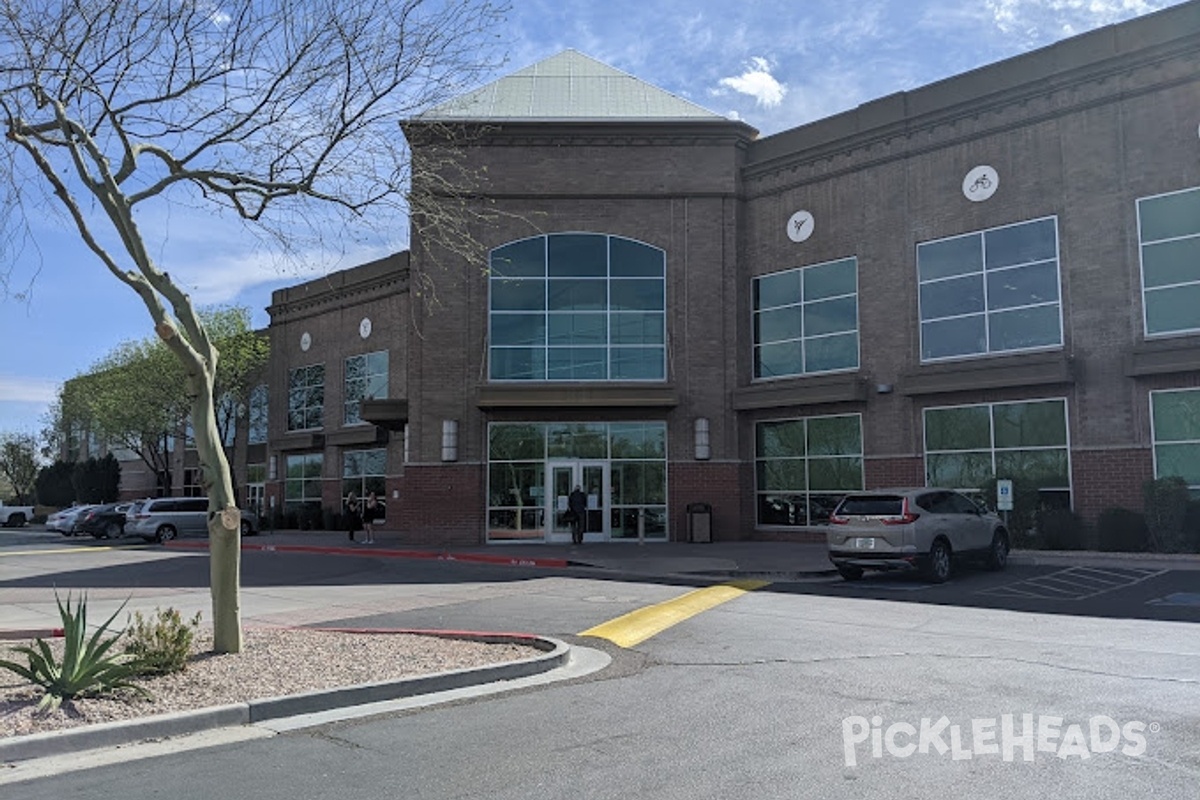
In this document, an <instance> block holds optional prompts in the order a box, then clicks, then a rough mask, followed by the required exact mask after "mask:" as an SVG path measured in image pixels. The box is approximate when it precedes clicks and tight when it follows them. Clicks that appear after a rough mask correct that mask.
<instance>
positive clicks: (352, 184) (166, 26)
mask: <svg viewBox="0 0 1200 800" xmlns="http://www.w3.org/2000/svg"><path fill="white" fill-rule="evenodd" d="M505 10H506V9H504V8H501V7H499V6H498V5H496V4H494V3H492V2H490V1H489V0H272V2H261V0H199V1H197V0H0V76H2V77H0V113H2V114H3V124H4V126H5V134H6V140H7V143H8V145H9V147H8V148H7V149H6V151H5V152H6V154H7V156H8V159H9V162H10V163H9V164H8V165H6V166H8V167H9V170H8V172H7V175H8V176H10V178H9V182H8V184H7V190H8V191H7V196H6V198H5V200H6V201H7V203H8V210H9V212H10V213H9V216H8V219H9V221H10V223H11V222H12V221H13V220H20V219H22V218H23V217H22V215H21V214H20V213H19V212H21V211H24V216H25V217H28V216H30V215H31V212H32V213H36V214H41V213H42V212H41V209H42V206H33V207H31V205H30V204H31V203H35V202H37V201H38V198H36V197H34V196H33V195H32V194H30V187H31V186H40V187H43V188H48V189H49V192H50V193H51V194H52V195H53V197H54V199H55V201H56V202H57V203H58V204H59V205H60V206H61V208H63V209H65V212H66V216H67V217H68V218H69V220H70V222H71V223H72V224H73V226H74V229H75V230H76V231H77V232H78V234H79V235H80V236H81V237H82V239H83V242H84V243H85V244H86V246H87V248H88V249H89V250H90V251H91V252H92V253H93V254H94V255H95V256H96V257H97V258H98V259H99V261H100V262H101V263H102V264H103V265H104V267H106V268H107V270H108V271H109V273H110V274H111V275H112V276H113V277H115V278H116V279H117V280H120V281H122V282H123V283H125V284H126V285H128V286H129V287H130V288H131V289H132V290H133V291H134V292H136V293H137V294H138V296H139V297H140V298H141V299H142V301H143V303H144V304H145V306H146V309H147V310H148V311H149V313H150V316H151V318H152V320H153V322H154V327H155V331H156V332H157V334H158V336H159V337H160V338H161V339H162V340H163V342H165V343H166V345H167V346H168V347H169V348H170V350H171V351H172V352H173V353H174V354H175V356H176V357H177V358H178V359H179V360H180V362H181V363H182V364H183V365H184V369H185V371H186V373H187V388H188V397H189V401H190V407H191V416H192V420H193V426H194V429H195V436H196V446H197V450H198V451H199V457H200V463H201V465H202V471H203V479H202V482H203V485H204V488H205V489H206V490H207V493H208V497H209V511H210V522H209V532H210V539H209V541H210V547H211V556H210V557H211V570H210V578H211V582H212V596H213V624H214V639H215V641H214V647H215V649H216V650H217V651H218V652H237V651H239V650H240V649H241V646H242V632H241V614H240V607H239V603H240V600H239V582H240V561H239V550H240V543H239V533H238V532H239V528H240V525H239V523H240V519H239V513H238V510H237V506H236V504H235V501H234V494H233V486H232V484H231V482H230V480H229V477H228V476H229V470H228V468H227V464H226V460H225V453H224V450H223V448H222V447H221V446H220V441H221V440H220V437H219V435H218V433H217V427H216V422H215V415H214V408H213V406H214V401H213V382H214V376H215V374H216V368H217V359H218V353H217V350H216V348H215V347H214V346H213V343H212V341H211V339H210V337H209V334H208V331H207V330H206V329H205V326H204V324H203V322H202V321H201V320H200V318H199V317H198V316H197V314H196V312H195V311H194V309H193V307H192V303H191V301H190V299H189V297H188V295H187V294H186V292H185V291H184V290H183V289H182V287H181V286H180V285H179V284H178V283H177V282H175V281H174V280H172V278H171V277H170V275H169V274H168V273H167V272H166V271H165V270H164V269H163V268H162V267H160V265H159V264H157V263H156V261H155V258H154V257H153V255H152V253H155V252H159V250H158V249H156V246H155V245H157V244H160V243H161V242H162V237H163V236H165V234H163V233H161V232H159V231H156V230H153V229H147V228H145V227H143V226H141V225H139V222H140V221H142V220H145V219H149V218H148V216H144V215H145V214H146V213H147V212H144V211H143V209H144V208H146V207H150V208H154V207H155V206H157V207H159V208H160V209H161V208H162V207H163V206H164V205H166V206H177V205H180V204H187V203H199V201H207V202H208V203H210V204H212V206H215V209H214V210H221V211H224V212H232V213H233V214H235V215H236V216H237V217H238V218H240V219H241V220H243V221H245V222H246V223H247V225H248V226H249V227H250V228H251V229H252V230H254V231H257V232H259V233H262V234H265V235H266V236H267V237H268V239H267V240H268V241H272V242H275V243H277V244H278V245H279V246H281V247H282V248H285V249H286V248H288V247H291V246H293V245H294V244H295V242H296V241H297V240H298V238H299V237H302V236H304V235H306V234H307V235H313V236H316V237H318V238H319V239H321V240H323V241H325V242H326V244H327V245H328V244H329V242H330V241H331V238H330V237H333V236H336V235H338V233H339V232H342V233H346V234H347V235H348V234H351V233H352V232H353V231H354V230H355V224H356V221H360V220H362V219H374V220H376V221H380V222H381V223H382V224H385V225H391V226H396V225H398V224H400V225H402V224H403V220H404V215H405V214H406V213H407V212H408V210H409V209H410V208H412V207H414V206H422V205H423V206H424V207H425V208H426V209H427V213H432V214H436V212H435V211H432V209H436V208H437V207H438V204H437V202H436V201H433V202H428V203H422V200H421V198H420V197H418V196H415V195H409V191H410V188H411V189H412V190H413V191H414V192H420V191H422V190H420V189H419V188H418V187H419V186H423V185H425V183H426V182H423V181H412V180H411V178H412V176H411V169H412V162H411V159H410V157H409V152H408V150H407V149H405V147H404V146H403V142H402V140H401V137H400V131H399V128H398V127H397V123H398V122H400V121H401V120H403V119H406V118H412V117H415V116H418V115H419V114H420V113H421V112H422V111H423V110H425V109H428V108H429V107H431V106H432V105H434V104H436V103H438V102H441V101H443V100H445V99H448V98H449V97H451V96H454V95H456V94H458V93H460V92H461V91H462V90H463V89H465V88H466V87H467V86H470V85H473V84H475V83H477V82H478V80H479V79H480V77H482V76H483V75H485V74H487V73H488V72H489V71H490V70H492V69H494V68H495V67H496V66H498V65H497V64H496V63H494V61H493V59H491V58H490V57H489V53H491V52H492V49H493V48H494V47H496V46H497V44H498V42H499V40H498V37H496V36H495V34H494V29H495V25H496V23H497V22H498V19H499V17H500V16H501V15H502V14H503V12H504V11H505ZM446 152H449V150H447V151H446ZM438 174H439V175H441V174H445V173H444V171H439V172H438ZM312 201H318V202H315V203H314V202H312ZM368 211H370V212H371V214H370V217H364V216H363V215H365V214H366V213H367V212H368ZM156 237H158V238H156ZM3 241H5V242H7V243H8V244H9V245H10V247H11V246H14V245H19V244H22V243H28V242H29V241H30V238H29V237H28V236H26V237H24V238H22V237H20V236H18V235H14V234H12V233H11V231H10V232H9V235H8V236H6V237H5V238H4V239H3ZM5 284H6V282H5V281H3V280H0V286H3V285H5Z"/></svg>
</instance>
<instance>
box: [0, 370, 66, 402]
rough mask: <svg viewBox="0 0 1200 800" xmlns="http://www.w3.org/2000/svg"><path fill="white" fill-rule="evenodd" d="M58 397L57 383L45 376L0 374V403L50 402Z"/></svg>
mask: <svg viewBox="0 0 1200 800" xmlns="http://www.w3.org/2000/svg"><path fill="white" fill-rule="evenodd" d="M56 397H58V383H56V382H55V381H50V380H47V379H46V378H30V377H27V376H24V375H0V403H51V402H53V401H54V399H55V398H56Z"/></svg>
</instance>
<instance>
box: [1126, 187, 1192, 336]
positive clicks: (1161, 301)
mask: <svg viewBox="0 0 1200 800" xmlns="http://www.w3.org/2000/svg"><path fill="white" fill-rule="evenodd" d="M1137 208H1138V238H1139V240H1140V242H1141V253H1142V301H1143V302H1142V308H1143V309H1144V313H1145V316H1146V319H1145V324H1146V335H1147V336H1159V335H1165V334H1180V333H1198V332H1200V188H1195V189H1187V190H1185V191H1182V192H1172V193H1171V194H1163V195H1158V196H1157V197H1145V198H1142V199H1141V200H1138V205H1137Z"/></svg>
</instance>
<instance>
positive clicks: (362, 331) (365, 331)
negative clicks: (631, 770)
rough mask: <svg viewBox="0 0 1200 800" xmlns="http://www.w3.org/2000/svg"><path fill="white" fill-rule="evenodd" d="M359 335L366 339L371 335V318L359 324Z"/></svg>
mask: <svg viewBox="0 0 1200 800" xmlns="http://www.w3.org/2000/svg"><path fill="white" fill-rule="evenodd" d="M358 335H359V336H361V337H362V338H364V339H365V338H367V337H368V336H370V335H371V318H370V317H363V318H362V322H360V323H358Z"/></svg>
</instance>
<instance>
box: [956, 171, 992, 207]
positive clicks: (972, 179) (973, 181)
mask: <svg viewBox="0 0 1200 800" xmlns="http://www.w3.org/2000/svg"><path fill="white" fill-rule="evenodd" d="M999 187H1000V173H998V172H996V170H995V169H993V168H992V167H989V166H986V165H984V166H979V167H976V168H975V169H973V170H971V171H970V172H968V173H967V177H965V178H963V185H962V191H963V197H965V198H967V199H968V200H970V201H971V202H972V203H982V202H983V201H984V200H987V199H988V198H989V197H991V196H992V195H994V194H995V193H996V189H998V188H999Z"/></svg>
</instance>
